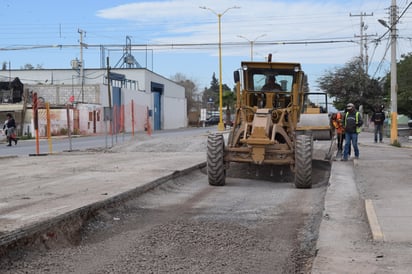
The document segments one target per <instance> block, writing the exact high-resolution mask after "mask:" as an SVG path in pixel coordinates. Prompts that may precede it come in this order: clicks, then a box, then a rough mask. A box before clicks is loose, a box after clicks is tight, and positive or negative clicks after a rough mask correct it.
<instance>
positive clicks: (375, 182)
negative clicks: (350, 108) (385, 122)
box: [312, 132, 412, 273]
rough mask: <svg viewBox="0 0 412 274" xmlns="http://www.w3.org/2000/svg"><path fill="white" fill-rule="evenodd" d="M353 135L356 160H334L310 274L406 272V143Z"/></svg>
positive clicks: (409, 204)
mask: <svg viewBox="0 0 412 274" xmlns="http://www.w3.org/2000/svg"><path fill="white" fill-rule="evenodd" d="M399 141H400V142H401V145H402V146H401V147H394V146H391V145H390V144H389V143H390V140H389V139H384V143H374V140H373V133H370V132H362V133H361V134H360V135H359V150H360V159H359V160H352V161H348V162H342V161H334V162H333V164H332V170H331V178H330V187H329V188H328V191H327V194H326V197H325V210H324V218H323V220H322V223H321V227H320V236H319V240H318V243H317V248H318V254H317V257H316V259H315V261H314V264H313V269H312V270H313V273H410V271H411V269H412V259H411V258H412V233H411V227H412V198H411V197H412V143H408V138H407V137H405V138H400V139H399Z"/></svg>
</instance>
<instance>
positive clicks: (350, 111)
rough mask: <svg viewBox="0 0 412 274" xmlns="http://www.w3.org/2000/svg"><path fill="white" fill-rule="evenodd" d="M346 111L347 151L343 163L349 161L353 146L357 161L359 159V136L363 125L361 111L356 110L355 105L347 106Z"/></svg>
mask: <svg viewBox="0 0 412 274" xmlns="http://www.w3.org/2000/svg"><path fill="white" fill-rule="evenodd" d="M346 110H347V112H346V114H345V119H344V120H343V125H344V127H345V150H344V152H343V158H342V161H347V160H348V155H349V149H350V146H351V144H352V145H353V150H354V151H355V159H359V148H358V134H359V133H360V131H361V126H362V124H363V121H362V117H361V115H360V113H359V111H357V110H356V109H355V105H354V104H352V103H349V104H347V105H346Z"/></svg>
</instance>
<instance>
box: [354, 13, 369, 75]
mask: <svg viewBox="0 0 412 274" xmlns="http://www.w3.org/2000/svg"><path fill="white" fill-rule="evenodd" d="M349 16H351V17H352V16H356V17H360V35H356V34H355V37H359V39H360V59H361V62H362V65H364V69H365V72H366V73H368V45H367V43H366V42H367V38H368V37H369V36H376V35H367V34H364V31H366V30H367V29H368V26H367V25H365V22H364V21H363V17H365V16H373V12H372V13H370V14H367V13H366V12H361V13H360V14H352V13H349ZM364 41H365V44H364V43H363V42H364ZM364 50H365V56H366V60H365V58H364V55H363V51H364Z"/></svg>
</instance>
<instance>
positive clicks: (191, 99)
mask: <svg viewBox="0 0 412 274" xmlns="http://www.w3.org/2000/svg"><path fill="white" fill-rule="evenodd" d="M171 79H173V80H174V81H175V82H176V83H178V84H180V85H181V86H183V87H184V88H185V97H186V101H187V114H189V112H190V111H192V110H193V109H196V108H197V103H196V97H197V96H196V95H197V94H196V93H197V91H198V88H197V84H196V83H195V82H194V81H193V80H190V79H187V78H186V76H185V75H183V74H181V73H176V74H175V75H174V76H173V77H171Z"/></svg>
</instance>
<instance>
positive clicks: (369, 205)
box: [365, 199, 385, 242]
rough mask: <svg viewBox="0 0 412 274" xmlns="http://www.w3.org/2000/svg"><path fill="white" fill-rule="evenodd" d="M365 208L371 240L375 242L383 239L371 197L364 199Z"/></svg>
mask: <svg viewBox="0 0 412 274" xmlns="http://www.w3.org/2000/svg"><path fill="white" fill-rule="evenodd" d="M365 210H366V216H367V218H368V223H369V228H370V230H371V233H372V238H373V240H374V241H376V242H383V241H385V236H384V235H383V232H382V229H381V226H380V225H379V221H378V217H377V216H376V212H375V208H374V206H373V201H372V200H371V199H366V200H365Z"/></svg>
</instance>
